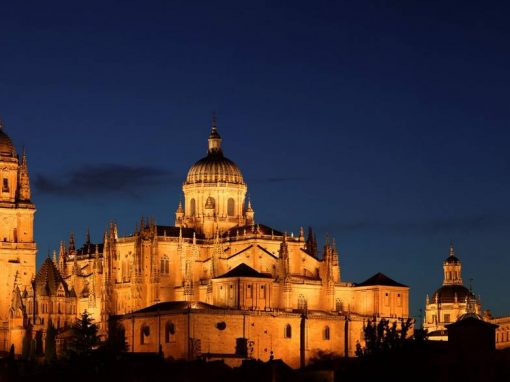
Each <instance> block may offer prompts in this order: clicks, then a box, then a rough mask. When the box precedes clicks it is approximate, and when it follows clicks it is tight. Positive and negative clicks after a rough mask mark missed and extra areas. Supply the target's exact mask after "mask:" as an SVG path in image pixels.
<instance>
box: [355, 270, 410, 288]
mask: <svg viewBox="0 0 510 382" xmlns="http://www.w3.org/2000/svg"><path fill="white" fill-rule="evenodd" d="M371 285H385V286H396V287H406V288H407V285H404V284H400V283H398V282H396V281H395V280H392V279H390V278H389V277H388V276H386V275H385V274H383V273H381V272H379V273H376V274H375V275H373V276H372V277H370V278H369V279H367V280H365V281H363V282H362V283H360V284H356V286H371Z"/></svg>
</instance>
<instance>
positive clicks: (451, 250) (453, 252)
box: [450, 241, 455, 256]
mask: <svg viewBox="0 0 510 382" xmlns="http://www.w3.org/2000/svg"><path fill="white" fill-rule="evenodd" d="M450 256H455V248H454V247H453V241H451V242H450Z"/></svg>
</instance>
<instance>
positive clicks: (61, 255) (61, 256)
mask: <svg viewBox="0 0 510 382" xmlns="http://www.w3.org/2000/svg"><path fill="white" fill-rule="evenodd" d="M65 263H66V247H65V245H64V242H63V241H61V242H60V248H59V250H58V270H59V271H60V273H61V274H62V275H63V276H65Z"/></svg>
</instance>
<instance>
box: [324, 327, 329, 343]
mask: <svg viewBox="0 0 510 382" xmlns="http://www.w3.org/2000/svg"><path fill="white" fill-rule="evenodd" d="M323 337H324V339H325V340H326V341H329V338H330V332H329V326H325V327H324V336H323Z"/></svg>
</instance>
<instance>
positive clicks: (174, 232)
mask: <svg viewBox="0 0 510 382" xmlns="http://www.w3.org/2000/svg"><path fill="white" fill-rule="evenodd" d="M156 228H157V233H158V236H169V237H179V232H180V230H181V227H176V226H170V225H158V226H156ZM193 232H195V230H194V229H193V228H186V227H182V237H184V238H188V239H191V238H193ZM195 236H196V238H197V239H202V238H203V237H204V235H202V234H201V233H198V232H195Z"/></svg>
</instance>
